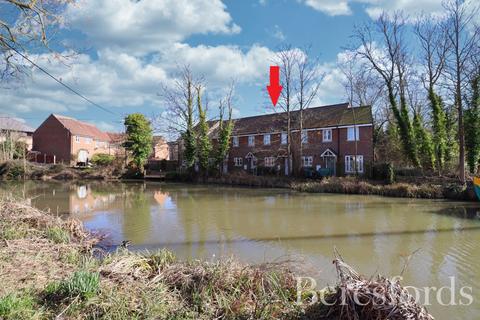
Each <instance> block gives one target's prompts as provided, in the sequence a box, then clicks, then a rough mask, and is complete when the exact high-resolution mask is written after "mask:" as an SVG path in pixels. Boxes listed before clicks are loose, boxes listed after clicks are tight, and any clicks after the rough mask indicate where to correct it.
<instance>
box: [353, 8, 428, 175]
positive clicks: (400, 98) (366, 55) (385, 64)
mask: <svg viewBox="0 0 480 320" xmlns="http://www.w3.org/2000/svg"><path fill="white" fill-rule="evenodd" d="M404 29H405V19H404V18H403V17H402V16H401V15H400V14H397V13H395V14H393V15H392V16H390V15H388V14H386V13H383V14H382V15H381V16H380V17H379V18H378V19H377V21H376V23H374V24H373V25H370V24H366V25H365V26H364V27H363V28H357V29H356V31H355V34H354V38H356V39H357V40H358V42H359V43H357V44H355V46H356V48H353V50H355V52H356V54H357V56H359V57H360V58H362V59H364V60H365V61H367V62H368V64H369V65H370V66H371V68H372V69H373V70H375V72H376V73H377V74H378V75H379V76H380V78H381V79H382V81H383V83H384V85H385V87H386V89H387V94H388V102H389V105H390V109H391V111H392V113H393V116H394V119H395V121H396V125H397V126H398V132H399V134H400V138H401V142H402V147H403V150H404V153H405V155H406V157H407V158H408V160H409V161H410V163H411V164H412V165H414V166H420V161H419V158H418V146H417V143H416V138H415V131H414V128H413V124H412V120H411V117H410V114H409V111H408V110H409V108H408V102H407V88H408V85H407V82H408V80H409V79H408V77H409V74H410V73H411V72H410V69H409V68H410V65H411V61H410V59H409V52H408V50H407V48H406V45H405V43H404V41H405V40H404V39H405V37H404ZM378 44H381V45H384V46H385V50H383V51H382V52H379V50H378V47H377V45H378ZM379 53H380V54H379Z"/></svg>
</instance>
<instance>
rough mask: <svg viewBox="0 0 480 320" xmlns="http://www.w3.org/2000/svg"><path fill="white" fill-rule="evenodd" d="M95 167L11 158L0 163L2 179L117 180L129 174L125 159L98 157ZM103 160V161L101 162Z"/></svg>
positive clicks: (0, 177)
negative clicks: (40, 162) (42, 162)
mask: <svg viewBox="0 0 480 320" xmlns="http://www.w3.org/2000/svg"><path fill="white" fill-rule="evenodd" d="M97 160H98V161H99V163H96V164H95V166H94V167H91V168H90V167H70V166H66V165H64V164H38V163H32V162H27V161H23V160H11V161H6V162H3V163H1V164H0V179H1V180H50V179H52V180H92V179H93V180H116V179H120V178H122V177H123V176H125V175H126V174H127V170H126V169H125V168H124V161H123V159H114V160H113V161H112V162H109V163H108V164H104V162H105V161H108V160H109V159H105V158H98V159H96V161H97ZM100 162H102V163H100Z"/></svg>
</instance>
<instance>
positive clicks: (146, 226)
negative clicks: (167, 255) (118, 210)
mask: <svg viewBox="0 0 480 320" xmlns="http://www.w3.org/2000/svg"><path fill="white" fill-rule="evenodd" d="M150 198H151V195H150V194H147V193H145V185H144V184H142V185H135V186H130V188H128V192H127V191H126V190H125V192H124V198H123V199H124V209H123V210H124V212H123V225H122V226H123V234H124V238H125V239H128V240H130V241H132V242H133V243H134V244H142V243H144V241H145V239H147V237H148V235H149V234H148V231H149V230H151V216H150Z"/></svg>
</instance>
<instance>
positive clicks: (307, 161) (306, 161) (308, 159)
mask: <svg viewBox="0 0 480 320" xmlns="http://www.w3.org/2000/svg"><path fill="white" fill-rule="evenodd" d="M302 164H303V166H304V167H306V168H310V167H313V156H303V157H302Z"/></svg>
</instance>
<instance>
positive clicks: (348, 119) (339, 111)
mask: <svg viewBox="0 0 480 320" xmlns="http://www.w3.org/2000/svg"><path fill="white" fill-rule="evenodd" d="M291 118H292V123H291V125H292V130H298V129H299V128H300V125H299V124H300V112H299V111H293V112H291ZM354 119H355V121H354ZM216 122H218V121H216ZM216 122H211V123H210V127H214V124H216ZM233 123H234V129H233V135H246V134H255V133H264V132H279V131H285V130H287V114H286V113H285V112H279V113H272V114H266V115H259V116H253V117H246V118H239V119H234V120H233ZM370 123H373V118H372V108H371V107H370V106H365V107H355V108H350V107H349V104H348V103H342V104H336V105H328V106H322V107H315V108H308V109H306V110H304V111H303V128H304V129H313V128H325V127H336V126H348V125H353V124H357V125H358V124H370ZM216 134H217V132H215V130H214V131H213V132H212V136H215V135H216Z"/></svg>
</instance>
